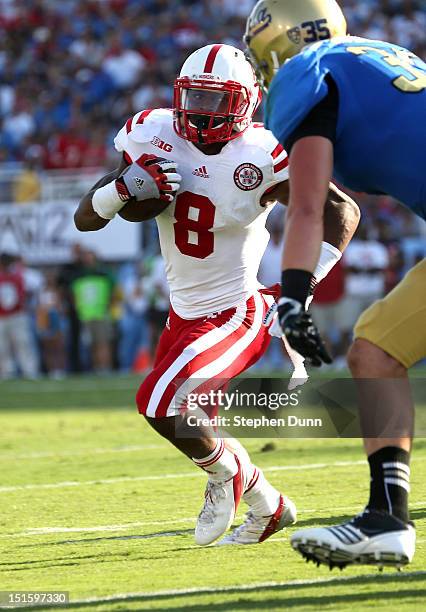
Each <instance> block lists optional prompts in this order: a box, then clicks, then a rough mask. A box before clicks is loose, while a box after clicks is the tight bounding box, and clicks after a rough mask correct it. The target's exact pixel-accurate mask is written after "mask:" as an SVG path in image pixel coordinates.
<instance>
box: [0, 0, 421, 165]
mask: <svg viewBox="0 0 426 612" xmlns="http://www.w3.org/2000/svg"><path fill="white" fill-rule="evenodd" d="M253 4H254V0H239V1H238V2H235V0H61V1H60V2H57V1H56V0H0V34H1V35H0V162H1V161H3V162H13V161H25V162H26V163H27V164H29V165H30V167H31V168H34V167H39V168H47V169H57V168H81V167H97V166H105V165H108V163H109V156H110V155H111V151H112V147H111V145H112V139H113V137H114V135H115V134H116V132H117V130H118V129H119V128H120V127H121V126H122V125H123V124H124V122H125V121H126V120H127V119H128V117H129V116H131V115H133V114H134V113H136V112H138V111H140V110H142V109H144V108H153V107H158V106H167V107H169V106H170V105H171V101H172V84H173V81H174V79H175V77H176V75H177V73H178V71H179V69H180V66H181V65H182V63H183V61H184V60H185V58H186V57H187V56H188V55H189V53H191V52H192V51H193V50H194V49H195V48H197V47H200V46H202V45H205V44H208V43H211V42H212V41H221V42H226V43H228V44H232V45H236V46H241V44H242V42H241V37H242V33H243V31H244V27H245V20H246V17H247V15H248V13H249V12H250V9H251V7H252V6H253ZM341 4H342V6H343V8H344V9H345V11H346V14H347V17H348V23H349V31H350V32H351V33H353V34H356V35H361V36H364V35H365V36H367V37H371V38H385V39H387V40H391V41H395V42H397V43H399V44H401V45H403V46H406V47H408V48H410V49H412V50H413V51H415V52H416V53H417V54H419V55H420V56H421V57H425V56H426V40H425V39H426V37H425V31H426V11H425V10H424V3H423V2H421V0H344V1H343V2H342V3H341ZM422 5H423V10H421V7H422Z"/></svg>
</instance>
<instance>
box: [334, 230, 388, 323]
mask: <svg viewBox="0 0 426 612" xmlns="http://www.w3.org/2000/svg"><path fill="white" fill-rule="evenodd" d="M343 264H344V266H345V269H346V287H345V293H346V298H345V303H344V306H343V309H342V312H341V316H340V321H341V324H342V327H343V328H344V329H345V330H346V331H347V332H348V333H350V332H351V331H352V329H353V326H354V325H355V323H356V321H357V319H358V317H359V315H360V314H361V312H363V311H364V310H365V309H366V308H368V306H370V304H372V303H373V302H374V301H376V300H378V299H380V298H381V297H383V295H384V294H385V280H386V276H385V275H386V269H387V267H388V265H389V255H388V252H387V249H386V247H385V246H383V244H381V243H380V242H378V241H377V240H371V239H369V238H368V227H367V225H365V224H361V225H360V227H359V228H358V231H357V233H356V235H355V238H354V239H353V240H352V242H351V243H350V244H349V246H348V247H347V249H346V251H345V253H344V256H343Z"/></svg>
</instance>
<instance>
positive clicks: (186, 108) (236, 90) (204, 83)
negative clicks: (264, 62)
mask: <svg viewBox="0 0 426 612" xmlns="http://www.w3.org/2000/svg"><path fill="white" fill-rule="evenodd" d="M261 98H262V94H261V90H260V88H259V84H258V83H257V80H256V76H255V74H254V71H253V68H252V67H251V65H250V63H249V62H248V61H247V59H246V58H245V55H244V53H243V52H242V51H240V50H239V49H236V48H235V47H231V46H230V45H208V46H207V47H203V48H202V49H198V51H195V52H194V53H192V55H190V56H189V57H188V59H187V60H186V62H185V63H184V65H183V66H182V70H181V72H180V75H179V77H178V78H177V79H176V81H175V86H174V128H175V131H176V133H177V134H178V135H179V136H181V137H182V138H185V139H186V140H190V141H191V142H195V143H198V144H211V143H214V142H227V141H229V140H233V139H234V138H237V137H238V136H240V135H241V134H242V133H243V132H244V130H246V129H247V128H248V126H249V125H250V123H251V122H252V119H253V115H254V113H255V112H256V109H257V107H258V106H259V104H260V101H261Z"/></svg>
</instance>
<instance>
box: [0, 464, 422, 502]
mask: <svg viewBox="0 0 426 612" xmlns="http://www.w3.org/2000/svg"><path fill="white" fill-rule="evenodd" d="M425 459H426V458H425ZM365 464H366V461H365V460H364V459H363V460H360V461H333V463H305V464H302V465H275V466H271V467H267V468H263V472H290V471H299V470H302V471H303V470H305V471H306V470H322V469H324V468H332V467H348V466H356V465H365ZM174 478H179V479H180V478H205V473H204V472H202V471H196V470H194V471H193V472H180V473H177V474H159V475H156V476H121V477H120V478H99V479H96V480H82V481H77V480H68V481H67V480H66V481H63V482H50V483H39V484H23V485H11V486H5V487H0V493H11V492H13V491H27V490H34V489H36V490H37V489H62V488H64V487H83V486H90V485H95V484H96V485H98V484H105V485H108V484H117V483H119V482H143V481H150V480H164V479H174Z"/></svg>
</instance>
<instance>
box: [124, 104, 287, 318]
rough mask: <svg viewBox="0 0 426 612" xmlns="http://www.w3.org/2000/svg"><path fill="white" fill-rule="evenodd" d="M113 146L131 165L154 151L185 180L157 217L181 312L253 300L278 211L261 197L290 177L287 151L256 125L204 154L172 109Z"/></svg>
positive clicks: (129, 126) (197, 313)
mask: <svg viewBox="0 0 426 612" xmlns="http://www.w3.org/2000/svg"><path fill="white" fill-rule="evenodd" d="M114 142H115V147H116V149H117V151H119V152H123V153H124V154H125V156H126V159H127V160H128V161H129V162H131V161H135V160H136V159H138V158H139V157H140V156H141V155H143V154H144V153H151V154H155V155H157V156H159V157H164V158H166V159H170V160H173V161H175V162H176V163H177V165H178V172H179V174H181V175H182V183H181V187H180V189H179V192H178V195H177V197H176V200H175V202H174V203H172V204H170V206H168V207H167V208H166V210H164V212H162V213H161V214H160V215H158V217H156V221H157V225H158V230H159V235H160V244H161V252H162V254H163V257H164V259H165V262H166V272H167V279H168V283H169V286H170V294H171V295H170V300H171V304H172V307H173V309H174V310H175V312H176V313H177V314H178V315H179V316H180V317H182V318H184V319H196V318H199V317H203V316H206V315H209V314H212V313H215V312H220V311H222V310H226V309H227V308H231V307H233V306H236V305H237V304H238V303H240V302H241V301H243V300H246V299H248V297H250V295H252V294H253V293H254V292H255V291H256V289H257V288H258V287H259V286H260V285H259V283H258V281H257V273H258V269H259V264H260V261H261V259H262V256H263V253H264V251H265V248H266V245H267V243H268V240H269V233H268V231H267V230H266V228H265V223H266V219H267V217H268V214H269V212H270V210H271V208H272V206H268V207H267V208H265V207H262V206H261V205H260V199H261V197H262V195H263V194H264V193H265V191H267V190H268V189H271V188H272V187H273V186H274V185H277V184H278V183H281V182H283V181H285V180H287V179H288V157H287V153H286V152H285V151H284V149H283V147H282V146H281V145H280V144H279V143H278V141H277V140H276V139H275V138H274V136H273V135H272V133H271V132H270V131H268V130H266V129H265V128H264V127H263V125H262V124H259V123H257V124H256V123H255V124H253V125H251V126H250V127H249V128H248V129H247V130H246V131H245V132H244V133H243V134H242V136H241V137H239V138H236V139H235V140H231V141H230V142H228V143H227V144H226V145H225V146H224V147H223V149H222V151H221V152H220V153H219V154H217V155H205V154H204V153H202V152H201V151H199V150H198V149H197V147H196V146H194V144H192V143H191V142H189V141H187V140H184V139H183V138H181V137H179V136H178V135H177V134H176V133H175V131H174V129H173V112H172V111H171V110H169V109H157V110H153V111H143V112H141V113H138V114H137V115H135V116H134V117H133V118H131V119H129V120H128V121H127V123H126V125H125V126H124V127H123V128H122V129H121V130H120V132H119V133H118V135H117V137H116V138H115V141H114ZM142 205H143V204H142Z"/></svg>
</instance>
